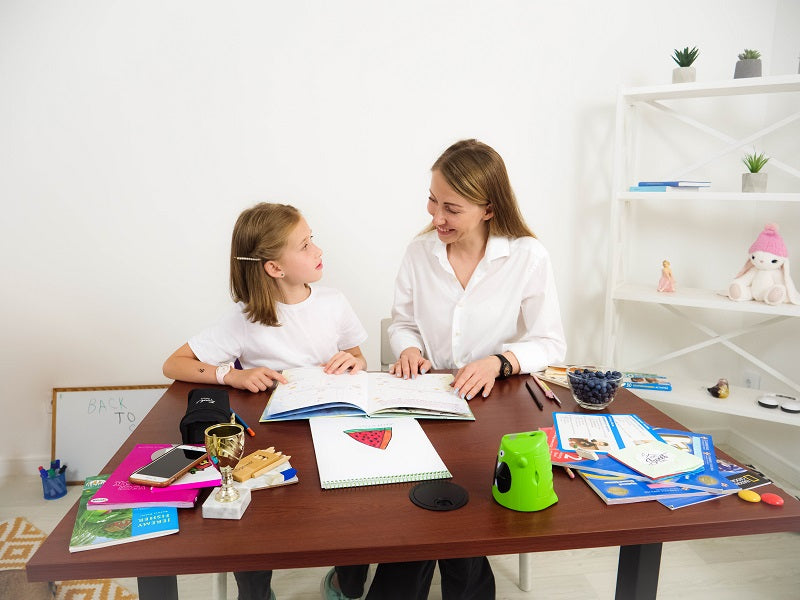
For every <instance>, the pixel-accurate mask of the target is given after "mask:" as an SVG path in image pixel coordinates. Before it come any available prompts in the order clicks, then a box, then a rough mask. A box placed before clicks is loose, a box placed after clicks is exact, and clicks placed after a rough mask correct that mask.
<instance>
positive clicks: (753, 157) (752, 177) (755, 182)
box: [742, 150, 769, 192]
mask: <svg viewBox="0 0 800 600" xmlns="http://www.w3.org/2000/svg"><path fill="white" fill-rule="evenodd" d="M768 160H769V157H767V156H764V153H763V152H762V153H761V154H756V151H755V150H753V152H752V153H750V154H745V155H744V157H742V162H743V163H744V164H745V166H746V167H747V170H748V172H747V173H742V191H743V192H766V191H767V173H762V172H761V169H763V168H764V165H766V164H767V161H768Z"/></svg>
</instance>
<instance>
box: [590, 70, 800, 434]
mask: <svg viewBox="0 0 800 600" xmlns="http://www.w3.org/2000/svg"><path fill="white" fill-rule="evenodd" d="M784 93H790V94H795V96H794V97H796V98H797V99H798V102H797V103H796V106H797V107H798V110H797V111H796V112H793V113H791V114H789V115H788V116H784V117H782V118H780V119H779V120H777V121H775V122H773V123H770V124H769V125H766V126H764V127H762V128H761V129H760V130H758V131H756V132H753V133H751V134H749V135H747V136H745V137H740V138H735V137H734V136H731V135H728V134H726V133H724V132H722V131H719V130H718V129H716V128H714V127H711V126H709V125H707V124H705V123H703V122H700V121H699V120H697V119H696V118H694V117H693V116H691V114H689V111H688V110H683V108H682V107H683V105H684V104H686V103H675V102H670V103H667V104H664V103H663V102H664V101H673V100H691V99H696V98H718V97H730V96H741V95H756V94H758V95H765V94H784ZM678 105H680V106H678ZM645 107H646V108H645ZM648 109H652V110H654V111H658V112H659V113H660V114H662V115H666V116H667V117H669V118H672V119H675V120H677V121H679V122H680V123H683V124H684V125H688V126H690V127H692V128H694V129H697V130H699V131H701V132H703V133H704V134H707V135H709V136H712V137H713V138H716V139H717V140H719V141H720V142H722V143H721V144H720V145H719V146H721V147H718V148H717V149H715V150H714V151H712V152H710V153H708V154H707V155H706V156H704V157H702V158H701V159H700V160H698V161H696V162H694V163H693V164H690V165H687V166H686V167H685V168H682V169H680V170H679V171H678V172H674V173H672V174H671V175H670V177H665V179H669V180H674V179H682V178H688V179H692V178H693V177H691V176H688V177H687V174H692V173H695V172H697V170H698V169H701V168H702V167H704V166H705V165H708V164H709V163H712V162H714V161H715V160H717V159H719V158H720V157H722V156H725V155H726V154H729V153H731V152H735V151H738V152H741V151H742V150H743V148H746V147H748V146H750V145H752V144H753V143H754V142H755V141H758V140H760V139H761V138H763V137H764V136H767V135H769V134H772V133H774V132H776V131H778V130H781V129H784V128H787V127H790V126H793V125H794V126H796V125H797V124H800V75H786V76H779V77H758V78H750V79H737V80H730V81H720V82H711V83H686V84H673V85H664V86H655V87H643V88H631V89H624V90H622V91H621V92H620V94H619V97H618V100H617V113H616V143H615V160H614V178H613V194H614V195H613V198H612V202H611V223H610V243H611V248H610V264H609V273H608V281H607V285H606V299H605V300H606V304H605V316H604V327H605V331H604V333H605V336H604V340H605V341H604V343H605V345H604V348H603V362H604V364H609V365H610V364H613V365H617V366H620V367H621V368H624V369H625V370H631V371H648V370H650V371H653V372H659V368H658V365H659V363H662V362H664V361H667V360H672V359H676V358H679V357H685V356H687V355H690V354H691V353H692V352H695V351H697V350H700V349H703V348H707V347H709V346H711V345H714V344H719V345H722V346H725V347H726V348H728V349H729V350H731V351H732V352H735V353H737V354H738V355H739V356H741V357H743V358H744V359H746V360H747V361H749V362H750V363H752V364H753V365H755V366H756V367H757V368H758V369H761V370H762V371H763V372H765V373H768V374H769V375H771V376H772V377H774V378H775V379H777V380H779V381H781V382H782V383H784V384H785V385H786V386H788V387H789V388H791V389H792V390H796V391H797V392H798V395H800V382H798V380H797V379H796V378H797V373H792V374H786V373H782V372H780V371H778V370H777V369H776V368H774V367H772V366H771V365H769V364H767V363H766V362H764V361H763V360H762V359H761V358H760V357H758V356H756V355H754V354H752V353H750V352H748V351H747V349H746V348H744V347H742V346H740V345H739V344H738V343H737V340H736V338H737V337H739V336H741V335H743V334H745V333H748V332H751V331H754V330H756V329H759V328H763V327H768V326H769V327H774V326H775V324H777V323H780V322H781V321H785V320H788V319H794V318H797V317H800V306H796V305H792V304H782V305H779V306H769V305H767V304H765V303H763V302H755V301H750V302H733V301H731V300H729V299H728V298H727V296H726V295H725V294H726V292H725V291H723V290H705V289H696V288H695V289H692V288H683V287H681V286H679V287H678V290H677V291H676V292H672V293H659V292H657V291H656V290H655V282H654V281H653V280H652V277H651V276H652V273H648V280H649V282H648V283H642V281H641V280H637V275H639V274H637V273H632V272H630V271H631V269H629V262H630V256H629V254H630V233H631V231H632V228H633V227H635V226H636V219H637V218H643V217H642V216H641V214H636V211H633V210H632V207H634V206H637V207H638V206H641V207H642V210H643V211H644V212H646V211H647V210H648V208H647V207H648V206H652V204H650V203H654V202H655V203H659V204H658V207H659V209H661V210H669V207H670V205H671V204H678V203H680V202H687V201H688V202H692V203H695V202H696V203H708V204H709V206H711V207H719V206H723V207H724V206H725V204H726V203H731V204H732V206H743V205H744V206H753V205H755V204H757V203H788V204H789V206H792V205H796V206H797V207H798V208H800V193H761V194H756V193H740V192H738V191H730V192H725V191H723V192H720V191H713V192H711V191H706V190H703V191H699V192H691V191H690V192H628V191H626V190H627V189H628V186H630V185H633V184H635V183H636V182H637V181H638V180H639V179H646V178H650V177H638V175H640V174H639V173H637V171H636V156H635V155H634V154H635V150H636V148H635V146H636V144H635V143H634V141H635V140H636V130H637V125H638V119H640V118H641V113H642V112H643V111H647V110H648ZM644 151H645V152H646V149H645V150H644ZM769 164H770V167H771V168H778V169H781V170H783V171H785V172H786V173H789V174H791V175H793V176H795V177H797V178H798V179H800V170H798V169H796V168H794V167H792V166H790V165H788V164H785V163H783V162H781V161H780V160H779V159H778V158H776V157H774V156H773V157H770V163H769ZM645 201H646V202H645ZM662 202H663V205H662V204H660V203H662ZM743 203H746V204H743ZM722 210H724V209H722ZM710 234H712V235H713V231H711V232H710ZM677 235H679V234H677ZM676 243H687V240H685V239H684V240H679V239H676ZM630 303H638V304H639V305H652V306H653V310H666V311H669V312H670V313H672V314H673V315H674V316H676V317H678V318H679V319H681V320H682V321H685V322H686V323H689V324H690V325H691V326H692V327H693V328H694V329H696V330H699V331H701V332H702V333H703V334H705V335H706V339H704V340H703V341H701V342H697V343H693V344H691V345H687V346H684V347H682V348H676V349H674V350H672V351H670V352H668V353H666V354H661V355H659V356H652V357H647V358H644V359H641V360H637V361H634V362H633V363H627V364H624V363H621V362H619V360H620V351H619V349H620V346H621V345H623V344H624V343H625V342H624V339H621V336H622V333H621V330H622V326H621V325H622V323H623V320H624V319H625V309H626V305H629V304H630ZM698 308H700V309H713V310H715V311H735V312H739V313H750V314H753V315H760V316H762V317H763V319H762V320H760V321H759V322H758V323H755V324H751V325H748V326H746V327H739V328H738V329H735V330H732V331H726V332H719V331H716V330H715V329H714V328H712V327H710V326H709V325H707V324H704V323H703V322H701V321H700V320H699V319H698V318H697V316H696V313H697V312H698V311H693V310H691V309H698ZM657 327H658V326H657V325H655V326H654V331H653V334H654V335H659V332H658V331H657ZM789 351H792V349H791V348H789ZM667 374H668V373H667ZM668 375H669V374H668ZM709 385H710V383H709V382H696V381H675V380H673V386H674V389H673V391H672V392H650V391H643V390H636V393H637V394H638V395H640V396H642V397H644V398H647V399H652V400H656V401H658V402H664V403H672V404H676V405H683V406H688V407H691V408H694V409H703V410H708V411H718V412H723V413H726V414H728V415H730V414H733V415H738V416H743V417H748V418H753V419H763V420H766V421H772V422H778V423H785V424H789V425H798V426H800V415H797V414H790V413H785V412H782V411H780V409H778V410H772V409H766V408H763V407H759V406H758V405H757V403H756V399H757V397H758V396H759V395H761V394H764V393H766V392H765V390H750V389H746V388H744V389H743V388H736V393H732V394H731V397H730V398H728V399H725V400H721V399H717V398H713V397H712V396H711V395H710V394H708V392H707V391H706V388H707V387H708V386H709Z"/></svg>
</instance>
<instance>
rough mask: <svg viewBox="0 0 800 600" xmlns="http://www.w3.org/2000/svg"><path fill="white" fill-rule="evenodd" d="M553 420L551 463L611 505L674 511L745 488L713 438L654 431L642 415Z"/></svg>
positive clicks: (563, 415)
mask: <svg viewBox="0 0 800 600" xmlns="http://www.w3.org/2000/svg"><path fill="white" fill-rule="evenodd" d="M553 418H554V427H547V428H543V431H545V433H546V434H547V439H548V444H549V446H550V458H551V461H552V463H553V464H554V465H557V466H562V467H567V468H570V469H572V470H575V471H577V472H578V474H579V475H580V476H581V478H582V479H583V480H584V481H586V483H587V484H588V485H589V487H591V489H592V490H594V492H595V493H596V494H597V495H598V496H599V497H600V498H601V499H602V500H603V502H605V503H606V504H627V503H632V502H643V501H649V500H657V501H659V502H661V503H662V504H663V505H665V506H667V507H668V508H670V509H675V508H680V507H681V506H689V505H690V504H694V503H697V502H703V501H706V500H712V499H715V498H721V497H723V496H726V495H729V494H732V493H735V492H738V491H739V490H740V489H741V486H740V485H739V484H738V483H737V480H736V478H734V477H728V476H726V474H725V473H724V472H723V471H722V470H721V468H720V464H721V463H720V462H719V461H718V460H717V458H716V454H715V452H714V444H713V440H712V438H711V436H710V435H708V434H705V433H693V432H688V431H677V430H670V429H664V428H653V427H650V426H649V425H648V424H647V423H645V422H644V421H642V420H641V419H640V418H639V417H638V416H637V415H611V414H598V415H585V414H575V413H560V412H557V413H553ZM764 483H768V481H764Z"/></svg>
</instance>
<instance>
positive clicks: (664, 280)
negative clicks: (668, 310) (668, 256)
mask: <svg viewBox="0 0 800 600" xmlns="http://www.w3.org/2000/svg"><path fill="white" fill-rule="evenodd" d="M656 289H657V290H658V291H659V292H674V291H675V278H674V277H673V276H672V267H670V264H669V261H668V260H664V261H662V262H661V279H659V280H658V288H656Z"/></svg>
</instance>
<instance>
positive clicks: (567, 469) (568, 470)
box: [564, 467, 575, 479]
mask: <svg viewBox="0 0 800 600" xmlns="http://www.w3.org/2000/svg"><path fill="white" fill-rule="evenodd" d="M564 470H565V471H566V472H567V475H569V478H570V479H575V473H573V472H572V469H570V468H569V467H564Z"/></svg>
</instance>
